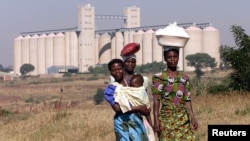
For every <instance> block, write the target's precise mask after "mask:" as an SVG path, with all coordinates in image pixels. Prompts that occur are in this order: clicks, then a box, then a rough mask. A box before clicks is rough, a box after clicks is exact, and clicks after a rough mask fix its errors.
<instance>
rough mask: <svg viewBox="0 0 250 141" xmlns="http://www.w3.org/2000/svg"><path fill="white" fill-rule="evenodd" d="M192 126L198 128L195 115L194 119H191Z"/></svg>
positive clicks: (194, 128)
mask: <svg viewBox="0 0 250 141" xmlns="http://www.w3.org/2000/svg"><path fill="white" fill-rule="evenodd" d="M191 126H192V129H193V130H197V129H198V122H197V121H196V119H195V118H194V117H192V119H191Z"/></svg>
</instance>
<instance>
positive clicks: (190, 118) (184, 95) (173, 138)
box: [151, 23, 198, 141]
mask: <svg viewBox="0 0 250 141" xmlns="http://www.w3.org/2000/svg"><path fill="white" fill-rule="evenodd" d="M156 37H157V39H158V42H159V45H161V46H162V47H163V56H164V60H165V61H166V63H167V68H166V70H164V71H162V72H160V73H157V74H154V75H153V77H152V86H151V91H152V94H153V115H154V131H155V132H157V133H158V138H159V141H177V140H178V141H194V140H195V135H194V132H193V131H194V130H197V128H198V123H197V121H196V119H195V117H194V113H193V109H192V103H191V93H190V85H189V77H188V76H187V75H186V74H184V73H183V72H181V71H178V70H177V64H178V61H179V48H181V47H184V46H185V45H186V43H187V41H188V40H189V35H188V34H187V33H186V32H185V30H184V29H183V28H181V27H178V26H177V25H176V23H174V24H170V25H169V26H167V27H166V28H165V29H162V30H159V31H158V32H156Z"/></svg>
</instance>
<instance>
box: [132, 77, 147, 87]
mask: <svg viewBox="0 0 250 141" xmlns="http://www.w3.org/2000/svg"><path fill="white" fill-rule="evenodd" d="M143 82H144V80H143V76H142V75H140V74H135V75H133V76H132V77H131V79H130V87H136V88H137V87H141V86H143Z"/></svg>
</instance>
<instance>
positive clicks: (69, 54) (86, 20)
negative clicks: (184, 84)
mask: <svg viewBox="0 0 250 141" xmlns="http://www.w3.org/2000/svg"><path fill="white" fill-rule="evenodd" d="M97 18H106V19H108V18H110V19H112V18H113V19H122V20H124V26H123V28H120V29H107V30H97V31H96V30H95V19H97ZM171 22H175V21H171ZM177 22H178V21H177ZM178 25H179V26H181V27H183V28H184V29H185V30H186V31H187V32H188V33H189V35H190V40H189V41H188V43H187V45H186V46H185V48H182V49H181V50H180V59H179V64H178V65H179V66H178V68H179V69H180V70H183V71H193V70H194V68H192V67H189V66H187V62H186V60H185V57H186V56H187V55H190V54H195V53H207V54H209V55H210V56H211V57H214V58H215V60H216V62H217V64H218V65H219V62H220V53H219V46H220V38H219V36H220V35H219V31H218V29H216V28H214V27H212V25H211V24H210V23H178ZM166 26H167V25H154V26H147V27H141V23H140V8H139V7H136V6H132V7H126V8H124V15H122V16H120V15H95V8H94V7H92V6H91V5H90V4H87V5H82V6H79V7H78V27H74V28H68V29H56V30H44V31H35V32H24V33H20V35H19V36H18V37H16V38H15V39H14V68H13V69H14V73H15V74H19V75H20V72H19V69H20V67H21V66H22V64H25V63H29V64H32V65H33V66H34V67H35V70H34V71H33V72H30V75H41V74H48V69H49V68H50V67H52V66H71V67H76V68H78V71H79V72H88V68H89V67H90V66H93V67H95V66H96V65H100V64H106V63H108V62H109V61H110V60H111V59H112V58H120V51H121V49H122V48H123V47H124V46H125V45H126V44H128V43H131V42H136V43H139V44H140V45H141V49H140V51H139V52H137V53H136V56H137V64H138V65H142V64H147V63H151V62H154V61H157V62H161V61H163V58H162V47H161V46H159V44H158V42H157V39H156V36H155V32H156V31H157V30H159V29H161V28H165V27H166Z"/></svg>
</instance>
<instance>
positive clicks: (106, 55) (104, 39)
mask: <svg viewBox="0 0 250 141" xmlns="http://www.w3.org/2000/svg"><path fill="white" fill-rule="evenodd" d="M99 45H100V46H99V47H100V48H99V58H100V59H99V60H100V64H107V63H108V62H109V61H110V60H111V36H110V35H109V34H108V33H105V34H103V35H102V36H101V37H100V44H99Z"/></svg>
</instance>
